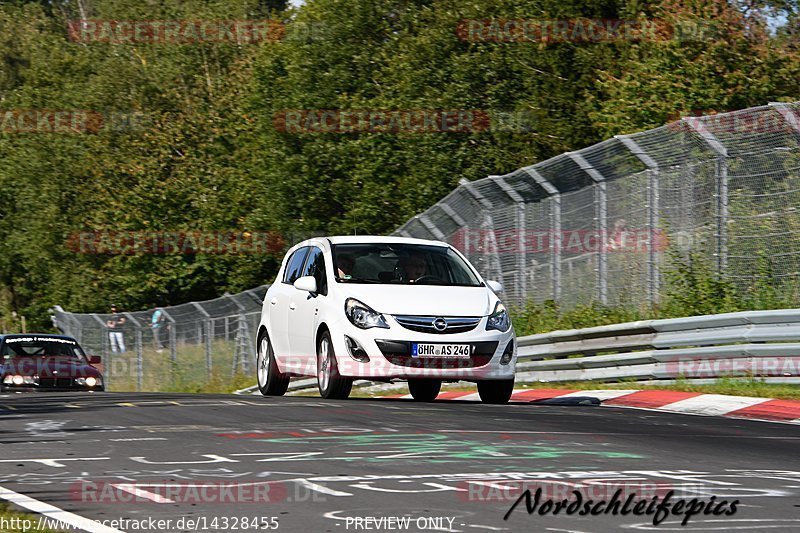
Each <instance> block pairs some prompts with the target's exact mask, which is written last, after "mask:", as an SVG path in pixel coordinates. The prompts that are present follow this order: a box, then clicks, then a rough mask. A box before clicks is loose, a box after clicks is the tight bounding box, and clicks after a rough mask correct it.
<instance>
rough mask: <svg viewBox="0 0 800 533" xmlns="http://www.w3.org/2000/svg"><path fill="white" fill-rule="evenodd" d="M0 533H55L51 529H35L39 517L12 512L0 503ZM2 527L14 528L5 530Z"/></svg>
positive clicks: (7, 506)
mask: <svg viewBox="0 0 800 533" xmlns="http://www.w3.org/2000/svg"><path fill="white" fill-rule="evenodd" d="M0 524H2V525H0V533H18V532H20V531H39V532H42V533H55V531H56V530H53V529H36V528H37V527H38V524H39V515H36V514H29V513H20V512H18V511H13V510H12V509H11V507H10V506H9V505H7V504H4V503H0ZM4 526H15V527H13V528H6V527H4Z"/></svg>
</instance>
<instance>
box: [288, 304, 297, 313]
mask: <svg viewBox="0 0 800 533" xmlns="http://www.w3.org/2000/svg"><path fill="white" fill-rule="evenodd" d="M289 309H291V310H292V311H294V310H295V309H297V304H296V303H294V302H292V303H290V304H289Z"/></svg>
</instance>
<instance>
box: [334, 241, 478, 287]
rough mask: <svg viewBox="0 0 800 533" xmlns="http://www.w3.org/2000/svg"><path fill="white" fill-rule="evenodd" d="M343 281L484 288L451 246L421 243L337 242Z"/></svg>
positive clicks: (336, 257)
mask: <svg viewBox="0 0 800 533" xmlns="http://www.w3.org/2000/svg"><path fill="white" fill-rule="evenodd" d="M333 262H334V265H335V266H334V269H335V272H336V281H338V282H339V283H381V284H420V285H452V286H461V287H481V286H483V284H482V283H481V282H480V280H479V279H478V277H477V276H476V275H475V273H474V272H473V271H472V269H471V268H470V267H469V266H468V265H467V263H466V262H465V261H464V260H463V259H462V258H461V257H460V256H459V255H458V254H457V253H456V252H454V251H453V250H452V249H451V248H449V247H446V246H429V245H420V244H383V243H370V244H335V245H333Z"/></svg>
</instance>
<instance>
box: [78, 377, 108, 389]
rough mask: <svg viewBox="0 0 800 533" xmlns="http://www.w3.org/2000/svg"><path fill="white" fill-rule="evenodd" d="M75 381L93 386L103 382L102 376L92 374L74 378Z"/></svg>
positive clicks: (82, 384) (81, 384) (86, 385)
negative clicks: (86, 376)
mask: <svg viewBox="0 0 800 533" xmlns="http://www.w3.org/2000/svg"><path fill="white" fill-rule="evenodd" d="M75 383H77V384H78V385H80V386H82V387H94V386H95V385H97V386H100V385H102V384H103V378H96V377H94V376H89V377H88V378H75Z"/></svg>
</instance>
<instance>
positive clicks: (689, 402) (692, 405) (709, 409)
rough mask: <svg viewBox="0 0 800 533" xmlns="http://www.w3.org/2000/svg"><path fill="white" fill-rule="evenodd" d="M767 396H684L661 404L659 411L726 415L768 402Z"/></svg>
mask: <svg viewBox="0 0 800 533" xmlns="http://www.w3.org/2000/svg"><path fill="white" fill-rule="evenodd" d="M768 401H769V400H768V399H767V398H748V397H746V396H725V395H722V394H703V395H701V396H695V397H694V398H686V399H685V400H680V401H677V402H674V403H669V404H667V405H662V406H661V407H659V411H671V412H673V413H691V414H697V415H711V416H714V415H726V414H728V413H730V412H732V411H738V410H739V409H744V408H745V407H752V406H753V405H758V404H760V403H764V402H768Z"/></svg>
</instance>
